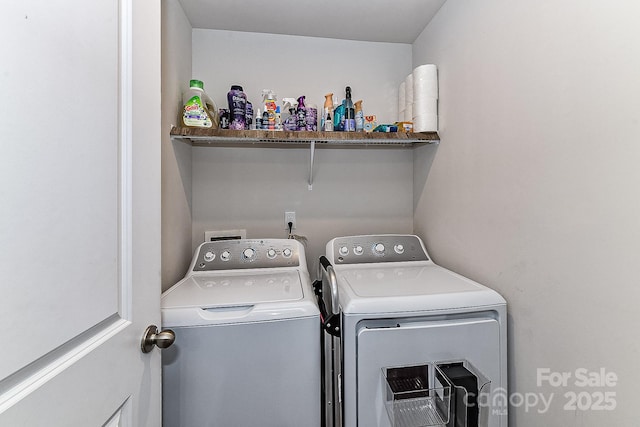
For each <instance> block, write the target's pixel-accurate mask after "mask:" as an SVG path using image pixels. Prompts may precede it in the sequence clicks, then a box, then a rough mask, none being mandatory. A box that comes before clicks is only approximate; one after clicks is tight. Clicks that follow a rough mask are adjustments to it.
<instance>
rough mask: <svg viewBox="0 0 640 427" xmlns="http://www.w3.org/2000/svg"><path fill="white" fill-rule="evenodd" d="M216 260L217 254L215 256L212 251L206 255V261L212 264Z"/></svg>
mask: <svg viewBox="0 0 640 427" xmlns="http://www.w3.org/2000/svg"><path fill="white" fill-rule="evenodd" d="M215 258H216V254H214V253H213V252H211V251H208V252H207V253H206V254H204V260H205V261H207V262H211V261H213V260H214V259H215Z"/></svg>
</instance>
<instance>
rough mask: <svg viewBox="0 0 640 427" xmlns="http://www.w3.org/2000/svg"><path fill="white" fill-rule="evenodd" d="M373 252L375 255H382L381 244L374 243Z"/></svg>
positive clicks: (382, 246) (382, 248)
mask: <svg viewBox="0 0 640 427" xmlns="http://www.w3.org/2000/svg"><path fill="white" fill-rule="evenodd" d="M373 250H374V251H375V252H376V253H377V254H383V253H384V245H383V244H382V243H376V245H375V246H374V247H373Z"/></svg>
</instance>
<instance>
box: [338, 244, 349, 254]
mask: <svg viewBox="0 0 640 427" xmlns="http://www.w3.org/2000/svg"><path fill="white" fill-rule="evenodd" d="M338 252H340V255H342V256H344V255H347V254H348V253H349V248H348V247H346V246H342V247H341V248H340V249H339V250H338Z"/></svg>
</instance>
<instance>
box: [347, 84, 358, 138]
mask: <svg viewBox="0 0 640 427" xmlns="http://www.w3.org/2000/svg"><path fill="white" fill-rule="evenodd" d="M345 93H346V98H345V100H344V131H345V132H355V130H356V111H355V108H354V107H353V101H352V100H351V87H349V86H347V87H346V88H345Z"/></svg>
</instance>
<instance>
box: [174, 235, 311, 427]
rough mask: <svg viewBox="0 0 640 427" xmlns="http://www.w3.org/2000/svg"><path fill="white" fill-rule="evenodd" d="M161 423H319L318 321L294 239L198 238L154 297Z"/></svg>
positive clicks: (292, 426)
mask: <svg viewBox="0 0 640 427" xmlns="http://www.w3.org/2000/svg"><path fill="white" fill-rule="evenodd" d="M162 325H163V328H171V329H172V330H173V331H174V332H175V335H176V338H175V343H174V345H173V346H171V347H170V348H167V349H166V351H164V352H163V354H162V365H163V387H162V389H163V426H164V427H202V426H212V427H230V426H253V425H260V426H265V427H300V426H309V427H319V426H320V416H321V410H320V339H321V337H320V326H319V325H320V319H319V311H318V307H317V304H316V301H315V297H314V295H313V290H312V287H311V284H310V281H309V274H308V272H307V265H306V261H305V254H304V247H303V246H302V245H301V244H300V243H299V242H298V241H296V240H288V239H261V240H246V239H245V240H227V241H217V242H206V243H203V244H202V245H200V247H199V248H198V249H197V251H196V253H195V256H194V258H193V261H192V262H191V266H190V267H189V272H188V273H187V275H186V277H185V278H184V279H182V280H181V281H180V282H178V283H177V284H176V285H174V286H173V287H171V288H170V289H168V290H167V291H166V292H165V293H164V294H163V295H162Z"/></svg>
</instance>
